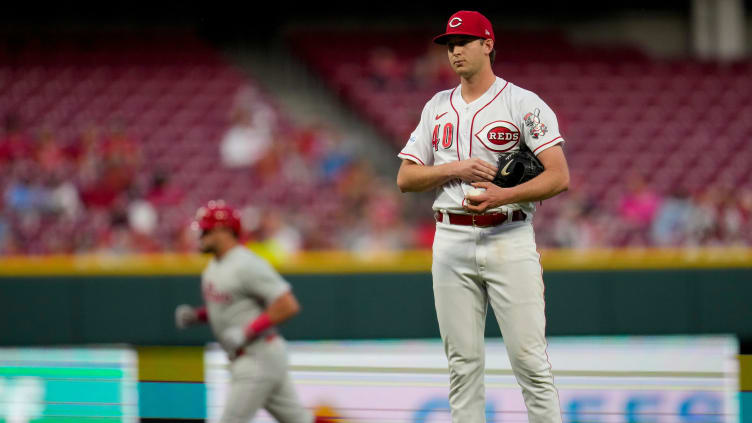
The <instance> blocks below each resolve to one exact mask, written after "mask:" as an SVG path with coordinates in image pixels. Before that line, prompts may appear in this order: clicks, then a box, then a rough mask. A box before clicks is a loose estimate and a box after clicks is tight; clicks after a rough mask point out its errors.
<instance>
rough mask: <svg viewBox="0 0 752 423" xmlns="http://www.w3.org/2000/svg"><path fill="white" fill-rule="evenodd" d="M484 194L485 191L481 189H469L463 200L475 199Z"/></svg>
mask: <svg viewBox="0 0 752 423" xmlns="http://www.w3.org/2000/svg"><path fill="white" fill-rule="evenodd" d="M484 192H486V190H485V189H483V188H470V191H468V192H467V194H465V198H467V197H475V196H476V195H481V194H483V193H484Z"/></svg>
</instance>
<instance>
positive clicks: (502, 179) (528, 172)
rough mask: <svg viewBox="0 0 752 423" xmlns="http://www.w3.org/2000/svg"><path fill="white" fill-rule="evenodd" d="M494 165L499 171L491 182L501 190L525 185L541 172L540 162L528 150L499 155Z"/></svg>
mask: <svg viewBox="0 0 752 423" xmlns="http://www.w3.org/2000/svg"><path fill="white" fill-rule="evenodd" d="M496 165H497V167H498V169H499V170H497V171H496V176H495V177H494V179H493V181H492V182H493V183H494V184H496V185H498V186H500V187H502V188H509V187H513V186H516V185H519V184H522V183H525V182H527V181H529V180H531V179H533V178H535V177H536V176H538V175H540V174H541V172H543V165H542V164H541V162H540V160H538V158H537V157H535V155H534V154H533V153H532V152H531V151H530V150H528V149H524V150H516V151H510V152H508V153H501V154H499V159H498V161H497V163H496Z"/></svg>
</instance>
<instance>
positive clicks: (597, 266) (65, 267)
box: [0, 245, 752, 276]
mask: <svg viewBox="0 0 752 423" xmlns="http://www.w3.org/2000/svg"><path fill="white" fill-rule="evenodd" d="M251 248H252V249H253V250H254V251H256V252H258V253H259V254H260V255H262V256H264V257H265V258H267V259H268V260H270V261H271V262H272V264H274V265H275V266H276V267H277V269H278V270H279V271H280V272H281V273H284V274H326V273H335V274H336V273H390V272H392V273H412V272H430V271H431V251H430V250H410V251H397V252H383V253H374V254H357V253H351V252H346V251H310V252H305V253H302V254H299V255H295V256H289V257H286V256H281V255H280V254H278V253H274V252H271V251H272V250H267V249H264V248H263V246H261V247H259V246H258V245H252V246H251ZM541 255H542V263H543V268H544V270H547V271H548V270H556V271H562V270H632V269H709V268H752V249H750V248H705V249H638V248H631V249H593V250H565V249H559V250H544V251H543V252H542V254H541ZM208 260H209V257H208V256H205V255H200V254H175V253H166V254H146V255H144V254H142V255H138V254H134V255H92V254H89V255H76V256H63V255H51V256H6V257H2V258H0V276H66V275H92V276H96V275H198V274H199V273H200V272H201V270H202V269H203V267H204V266H205V265H206V263H207V262H208Z"/></svg>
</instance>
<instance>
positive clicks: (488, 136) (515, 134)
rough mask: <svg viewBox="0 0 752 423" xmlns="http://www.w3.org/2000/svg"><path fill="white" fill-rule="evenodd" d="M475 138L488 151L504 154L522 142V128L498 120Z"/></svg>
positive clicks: (477, 133)
mask: <svg viewBox="0 0 752 423" xmlns="http://www.w3.org/2000/svg"><path fill="white" fill-rule="evenodd" d="M475 138H476V139H477V140H478V141H480V142H481V144H483V146H484V147H486V148H487V149H489V150H491V151H494V152H497V153H503V152H505V151H509V150H511V149H513V148H514V147H516V146H517V144H519V142H520V128H518V127H517V126H516V125H515V124H513V123H512V122H508V121H505V120H497V121H494V122H491V123H489V124H487V125H486V126H484V127H483V128H481V129H480V131H478V132H476V133H475Z"/></svg>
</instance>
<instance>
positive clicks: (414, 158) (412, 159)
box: [392, 153, 426, 166]
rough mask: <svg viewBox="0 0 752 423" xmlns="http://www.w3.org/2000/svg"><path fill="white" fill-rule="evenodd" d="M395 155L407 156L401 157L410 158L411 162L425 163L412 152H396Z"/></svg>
mask: <svg viewBox="0 0 752 423" xmlns="http://www.w3.org/2000/svg"><path fill="white" fill-rule="evenodd" d="M392 154H394V153H392ZM397 156H398V157H402V156H407V157H402V158H403V159H406V160H410V161H411V162H415V163H420V164H421V165H423V166H425V165H426V164H425V163H423V160H421V159H419V158H418V157H416V156H413V155H412V154H408V153H399V154H398V155H397Z"/></svg>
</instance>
